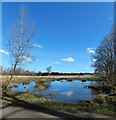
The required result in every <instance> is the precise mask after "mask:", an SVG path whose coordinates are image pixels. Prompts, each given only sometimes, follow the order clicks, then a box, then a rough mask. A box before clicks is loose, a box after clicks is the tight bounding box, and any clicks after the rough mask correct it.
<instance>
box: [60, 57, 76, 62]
mask: <svg viewBox="0 0 116 120" xmlns="http://www.w3.org/2000/svg"><path fill="white" fill-rule="evenodd" d="M61 60H62V61H66V62H74V61H75V59H74V58H71V57H68V58H63V59H61Z"/></svg>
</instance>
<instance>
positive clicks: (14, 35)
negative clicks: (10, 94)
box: [7, 6, 35, 89]
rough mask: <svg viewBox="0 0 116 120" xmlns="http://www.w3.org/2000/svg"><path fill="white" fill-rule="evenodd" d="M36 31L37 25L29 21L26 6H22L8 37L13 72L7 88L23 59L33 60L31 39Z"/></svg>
mask: <svg viewBox="0 0 116 120" xmlns="http://www.w3.org/2000/svg"><path fill="white" fill-rule="evenodd" d="M34 32H35V26H34V25H33V24H32V23H31V22H29V19H28V17H27V11H26V8H25V7H24V6H21V7H20V15H19V19H18V22H17V24H16V25H15V26H14V27H13V29H12V31H11V33H10V37H9V39H8V49H9V54H10V61H11V64H12V72H11V75H10V78H9V81H8V85H7V89H8V88H9V85H10V83H11V81H12V78H13V75H14V72H15V70H16V67H17V65H19V64H20V63H22V61H23V60H27V61H28V62H31V58H30V48H32V45H31V40H32V37H33V35H34Z"/></svg>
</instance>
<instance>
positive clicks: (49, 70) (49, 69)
mask: <svg viewBox="0 0 116 120" xmlns="http://www.w3.org/2000/svg"><path fill="white" fill-rule="evenodd" d="M46 70H47V72H48V75H49V76H50V73H51V71H52V66H49V67H47V68H46Z"/></svg>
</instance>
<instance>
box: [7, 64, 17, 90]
mask: <svg viewBox="0 0 116 120" xmlns="http://www.w3.org/2000/svg"><path fill="white" fill-rule="evenodd" d="M16 66H17V62H16V63H15V65H14V67H13V70H12V73H11V76H10V79H9V81H8V85H7V88H6V89H9V86H10V83H11V81H12V78H13V74H14V71H15V69H16Z"/></svg>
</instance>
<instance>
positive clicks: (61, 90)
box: [11, 79, 96, 104]
mask: <svg viewBox="0 0 116 120" xmlns="http://www.w3.org/2000/svg"><path fill="white" fill-rule="evenodd" d="M41 84H42V83H37V82H35V81H30V83H29V84H22V83H20V84H19V85H18V87H13V88H11V90H12V91H14V92H27V91H28V90H29V91H30V94H36V95H44V96H45V97H46V98H51V99H53V100H55V101H56V102H62V103H72V104H75V103H79V102H80V101H84V100H93V99H94V95H95V94H96V92H95V91H94V90H92V89H90V88H87V86H88V85H90V84H91V81H86V80H85V81H82V80H71V81H70V80H66V79H61V80H55V81H52V82H45V83H43V85H44V86H48V87H45V88H44V89H43V90H38V89H37V88H39V87H40V86H41ZM92 84H96V82H92Z"/></svg>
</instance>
